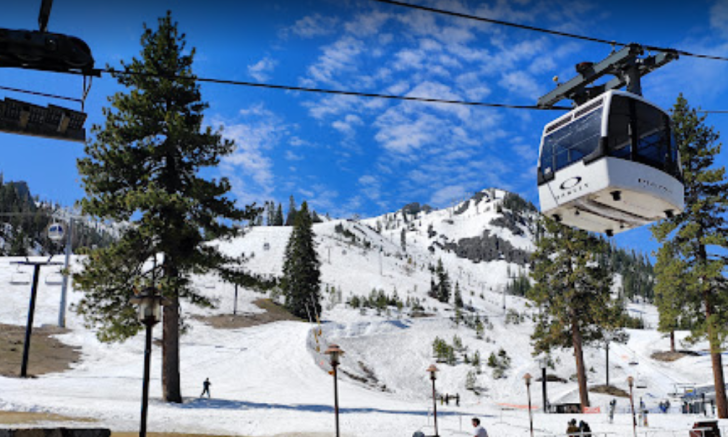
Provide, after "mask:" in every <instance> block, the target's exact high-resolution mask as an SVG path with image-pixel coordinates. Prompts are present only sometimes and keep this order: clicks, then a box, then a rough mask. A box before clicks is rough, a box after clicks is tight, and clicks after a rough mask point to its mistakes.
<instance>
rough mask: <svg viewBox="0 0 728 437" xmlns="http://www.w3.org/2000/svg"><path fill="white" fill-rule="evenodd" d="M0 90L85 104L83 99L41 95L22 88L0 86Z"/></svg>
mask: <svg viewBox="0 0 728 437" xmlns="http://www.w3.org/2000/svg"><path fill="white" fill-rule="evenodd" d="M0 90H4V91H12V92H14V93H22V94H31V95H34V96H41V97H48V98H51V99H59V100H68V101H71V102H77V103H83V101H82V100H81V99H77V98H75V97H66V96H59V95H56V94H48V93H41V92H39V91H30V90H24V89H20V88H11V87H7V86H0Z"/></svg>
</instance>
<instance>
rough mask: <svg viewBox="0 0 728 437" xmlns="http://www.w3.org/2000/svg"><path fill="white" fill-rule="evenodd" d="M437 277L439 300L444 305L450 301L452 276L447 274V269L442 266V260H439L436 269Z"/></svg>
mask: <svg viewBox="0 0 728 437" xmlns="http://www.w3.org/2000/svg"><path fill="white" fill-rule="evenodd" d="M435 275H436V276H437V286H436V289H437V300H439V301H440V302H443V303H447V302H449V301H450V293H451V290H450V287H451V286H450V275H448V274H447V271H446V270H445V267H444V266H443V265H442V259H439V260H437V268H436V269H435Z"/></svg>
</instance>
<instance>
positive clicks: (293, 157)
mask: <svg viewBox="0 0 728 437" xmlns="http://www.w3.org/2000/svg"><path fill="white" fill-rule="evenodd" d="M286 159H287V160H289V161H302V160H303V159H304V158H303V155H296V154H295V153H293V152H291V151H290V150H286Z"/></svg>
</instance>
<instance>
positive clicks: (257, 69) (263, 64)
mask: <svg viewBox="0 0 728 437" xmlns="http://www.w3.org/2000/svg"><path fill="white" fill-rule="evenodd" d="M277 64H278V62H277V61H275V60H273V59H270V58H268V57H265V58H263V59H261V60H260V61H258V62H256V63H255V64H253V65H248V74H249V75H251V76H253V77H254V78H255V80H257V81H260V82H266V81H268V80H269V79H270V74H269V73H272V72H273V70H274V69H275V66H276V65H277Z"/></svg>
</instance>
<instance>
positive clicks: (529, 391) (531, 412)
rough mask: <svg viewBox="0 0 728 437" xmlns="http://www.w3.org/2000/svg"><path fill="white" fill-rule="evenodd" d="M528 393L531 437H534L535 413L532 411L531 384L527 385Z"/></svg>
mask: <svg viewBox="0 0 728 437" xmlns="http://www.w3.org/2000/svg"><path fill="white" fill-rule="evenodd" d="M526 392H527V393H528V422H529V425H530V428H531V437H533V411H531V384H530V383H527V384H526Z"/></svg>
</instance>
